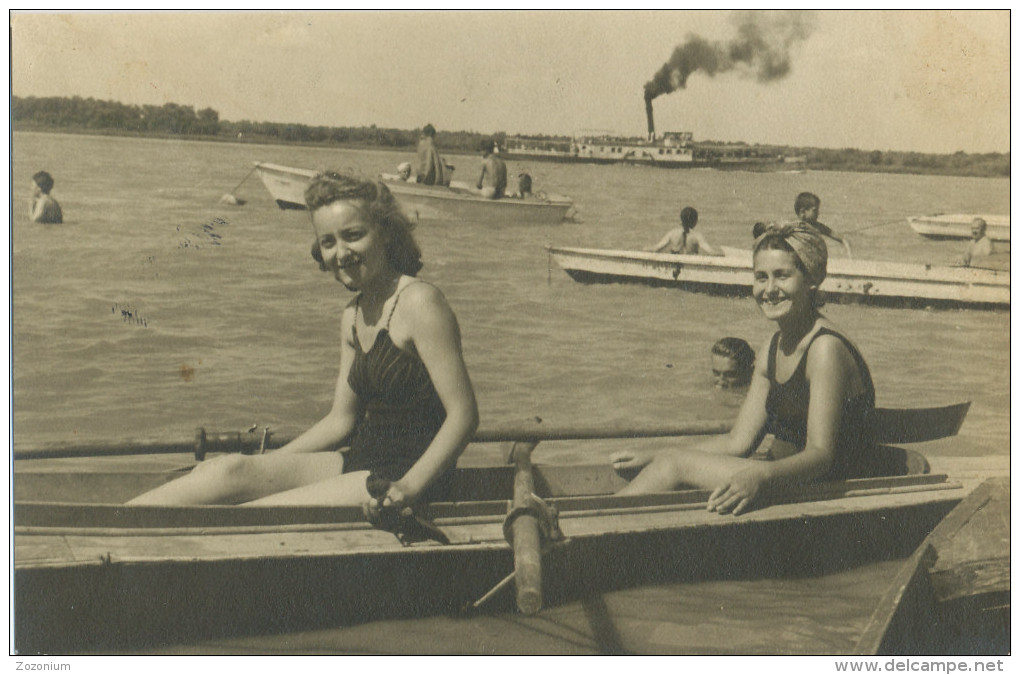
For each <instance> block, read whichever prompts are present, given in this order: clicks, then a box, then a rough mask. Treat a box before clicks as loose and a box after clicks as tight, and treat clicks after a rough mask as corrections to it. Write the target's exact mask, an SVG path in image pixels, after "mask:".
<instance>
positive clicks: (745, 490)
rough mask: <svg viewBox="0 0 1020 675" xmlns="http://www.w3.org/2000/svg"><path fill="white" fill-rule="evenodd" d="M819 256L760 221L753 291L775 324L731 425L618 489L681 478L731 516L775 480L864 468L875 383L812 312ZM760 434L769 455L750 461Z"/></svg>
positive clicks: (791, 234) (808, 239)
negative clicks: (766, 442)
mask: <svg viewBox="0 0 1020 675" xmlns="http://www.w3.org/2000/svg"><path fill="white" fill-rule="evenodd" d="M827 259H828V252H827V250H826V247H825V242H824V241H823V240H822V238H821V236H819V235H818V233H816V232H814V231H813V230H811V229H810V228H808V227H806V226H804V225H801V224H795V225H769V226H768V227H766V228H765V230H764V231H763V232H762V233H761V234H760V236H758V238H757V239H756V240H755V243H754V283H753V296H754V299H755V302H756V303H757V304H758V306H759V308H761V311H762V313H763V314H764V315H765V317H766V318H767V319H769V320H771V321H775V322H776V325H777V327H778V330H777V331H776V333H775V334H774V335H773V336H772V337H771V338H770V339H769V341H768V342H767V343H765V345H763V347H762V351H760V352H759V353H760V354H763V355H765V358H759V359H758V360H757V363H756V364H755V366H754V374H753V375H752V377H751V385H750V388H749V389H748V392H747V397H746V398H745V399H744V403H743V405H742V406H741V408H740V413H739V414H738V416H737V419H736V422H735V423H734V425H733V429H732V430H731V431H730V432H729V433H728V434H726V435H724V436H718V437H715V438H713V439H711V440H709V441H707V442H706V443H704V444H702V445H700V446H699V447H698V448H697V449H692V450H671V451H667V452H662V453H659V454H658V455H657V456H655V458H654V459H653V460H652V461H651V462H650V463H649V464H648V465H647V466H646V467H645V468H644V469H643V470H642V471H641V473H639V474H638V475H637V476H636V477H635V478H634V480H633V481H631V483H630V484H629V485H628V486H627V487H626V488H624V490H623V491H622V493H624V494H636V493H643V492H661V491H664V490H672V489H674V488H677V487H678V486H680V485H690V486H694V487H699V488H702V489H707V490H712V494H711V496H710V497H709V500H708V510H709V511H716V512H718V513H732V514H734V515H737V514H739V513H741V512H743V511H745V510H747V509H748V507H750V506H751V505H752V504H753V503H754V502H755V501H756V500H757V499H758V498H760V497H762V496H763V495H765V494H766V493H767V492H768V490H770V489H774V488H776V487H781V486H783V485H787V484H791V483H803V482H809V481H814V480H835V479H843V478H855V477H861V476H865V475H869V474H870V473H871V472H872V469H871V467H870V464H871V461H872V457H871V454H872V453H873V451H874V447H875V443H874V439H873V435H872V434H871V433H870V429H869V417H870V416H871V414H872V411H873V410H874V407H875V389H874V385H873V384H872V381H871V374H870V372H869V371H868V366H867V364H866V363H865V362H864V358H863V357H862V356H861V354H860V352H859V351H858V350H857V348H856V347H855V346H854V345H853V343H852V342H850V340H849V339H847V338H846V337H845V336H844V335H843V334H842V333H841V332H840V331H839V330H838V329H837V328H836V327H835V326H834V325H833V324H832V322H831V321H829V320H828V319H827V318H825V317H824V316H823V315H822V314H821V313H820V312H819V311H818V307H819V304H820V303H819V298H818V287H819V286H820V285H821V283H822V281H823V280H824V279H825V272H826V262H827ZM766 434H772V435H773V436H774V437H775V440H774V441H773V443H772V445H771V447H770V449H769V452H768V455H767V458H768V459H769V460H771V461H759V460H758V459H752V458H751V455H752V453H754V451H755V450H756V449H757V448H758V445H759V444H760V443H761V441H762V440H763V439H764V437H765V435H766ZM640 462H641V460H640V459H635V460H633V462H632V463H630V467H628V466H627V464H628V463H627V462H622V463H618V464H617V467H618V468H634V467H635V466H640Z"/></svg>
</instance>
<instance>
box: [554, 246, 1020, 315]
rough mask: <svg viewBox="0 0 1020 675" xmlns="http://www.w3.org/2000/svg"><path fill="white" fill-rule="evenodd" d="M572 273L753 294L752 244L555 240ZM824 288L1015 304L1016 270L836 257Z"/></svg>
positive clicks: (912, 301) (876, 296)
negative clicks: (666, 249) (699, 248)
mask: <svg viewBox="0 0 1020 675" xmlns="http://www.w3.org/2000/svg"><path fill="white" fill-rule="evenodd" d="M549 254H550V255H551V256H552V257H553V259H554V260H556V263H557V264H558V265H559V266H560V267H562V268H563V269H564V270H565V271H566V272H567V274H569V275H570V276H571V277H572V278H574V279H575V280H577V281H582V282H638V283H646V284H651V285H666V286H675V287H678V288H683V289H686V290H696V291H706V292H713V293H717V294H722V295H750V293H751V281H752V275H751V252H750V251H748V250H741V249H726V255H723V256H707V255H683V254H673V253H647V252H644V251H622V250H611V249H591V248H568V247H550V248H549ZM821 291H822V293H823V295H824V296H825V298H826V299H827V300H836V301H841V300H850V301H861V302H866V303H869V304H883V305H893V306H920V307H927V306H957V307H959V306H968V307H983V308H996V307H998V308H1008V307H1009V272H1008V271H999V270H989V269H980V268H969V267H937V266H931V265H919V264H910V263H897V262H880V261H873V260H856V259H848V258H833V259H830V260H829V264H828V276H826V278H825V281H824V282H823V283H822V286H821Z"/></svg>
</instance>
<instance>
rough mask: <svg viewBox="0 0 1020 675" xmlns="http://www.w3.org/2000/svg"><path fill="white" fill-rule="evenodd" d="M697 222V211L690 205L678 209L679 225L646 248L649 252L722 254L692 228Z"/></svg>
mask: <svg viewBox="0 0 1020 675" xmlns="http://www.w3.org/2000/svg"><path fill="white" fill-rule="evenodd" d="M697 224H698V212H697V210H695V209H694V207H691V206H685V207H684V208H683V209H682V210H681V211H680V227H677V228H674V229H672V230H670V231H669V232H667V233H666V234H665V235H664V236H663V237H662V239H660V240H659V242H658V243H657V244H656V245H655V246H650V247H648V248H646V249H645V250H646V251H650V252H651V253H665V252H669V253H684V254H687V255H698V254H700V255H722V254H723V253H722V251H720V250H718V249H716V248H715V247H713V246H712V245H711V244H709V243H708V241H707V240H706V239H705V237H704V236H702V234H701V233H700V232H695V231H694V228H695V227H696V226H697Z"/></svg>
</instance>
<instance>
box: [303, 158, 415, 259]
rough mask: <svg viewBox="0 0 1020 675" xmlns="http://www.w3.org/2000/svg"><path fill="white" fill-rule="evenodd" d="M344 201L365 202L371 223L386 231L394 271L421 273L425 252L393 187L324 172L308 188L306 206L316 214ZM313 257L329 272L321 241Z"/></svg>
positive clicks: (314, 246)
mask: <svg viewBox="0 0 1020 675" xmlns="http://www.w3.org/2000/svg"><path fill="white" fill-rule="evenodd" d="M340 201H345V202H346V201H355V202H361V203H362V204H363V205H364V206H363V208H362V211H363V212H364V214H365V215H366V216H367V218H368V220H369V222H371V223H372V224H373V225H377V226H378V227H379V228H380V229H381V230H382V232H383V236H384V239H385V240H386V259H387V260H388V261H389V263H390V265H392V266H393V269H395V270H397V271H398V272H400V273H401V274H406V275H408V276H411V277H413V276H415V275H417V274H418V272H419V271H420V270H421V268H422V266H423V265H424V263H423V262H422V260H421V249H420V248H418V244H417V242H415V240H414V236H413V235H412V234H411V231H412V230H413V229H414V223H413V222H411V220H410V219H409V218H408V217H407V216H405V215H404V212H403V211H401V209H400V206H399V205H398V204H397V200H396V199H394V198H393V193H391V192H390V190H389V188H387V187H386V186H385V185H384V184H383V183H381V182H379V181H374V180H365V179H362V178H357V177H355V176H352V175H349V174H343V173H339V172H336V171H324V172H322V173H319V174H317V175H316V176H315V177H314V178H312V182H311V184H310V185H309V186H308V188H307V189H305V203H306V204H307V205H308V210H309V211H310V212H312V213H314V212H315V211H316V210H318V209H321V208H322V207H323V206H328V205H329V204H332V203H333V202H340ZM312 258H314V259H315V261H316V262H317V263H319V269H321V270H323V271H325V270H326V264H325V262H324V260H323V258H322V250H321V249H320V248H319V242H318V241H315V242H314V243H313V244H312Z"/></svg>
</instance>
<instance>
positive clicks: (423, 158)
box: [417, 124, 449, 185]
mask: <svg viewBox="0 0 1020 675" xmlns="http://www.w3.org/2000/svg"><path fill="white" fill-rule="evenodd" d="M445 170H446V164H444V163H443V158H442V157H440V156H439V150H438V149H437V148H436V128H435V127H434V126H432V125H431V124H426V125H425V127H424V128H423V129H422V130H421V139H420V140H419V141H418V177H417V181H418V182H419V183H424V184H425V185H446V184H447V183H448V182H449V181H448V180H446V176H445V175H444V172H445Z"/></svg>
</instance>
